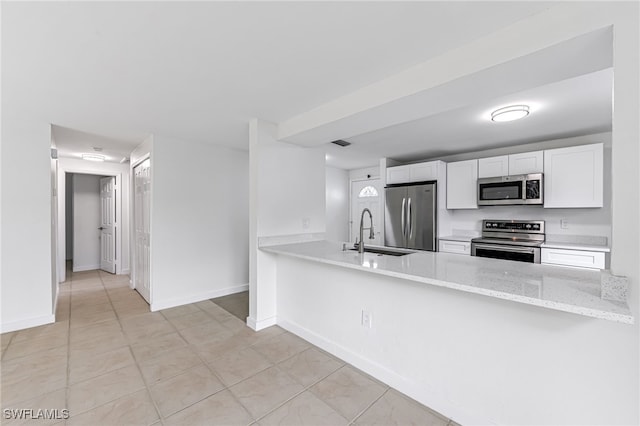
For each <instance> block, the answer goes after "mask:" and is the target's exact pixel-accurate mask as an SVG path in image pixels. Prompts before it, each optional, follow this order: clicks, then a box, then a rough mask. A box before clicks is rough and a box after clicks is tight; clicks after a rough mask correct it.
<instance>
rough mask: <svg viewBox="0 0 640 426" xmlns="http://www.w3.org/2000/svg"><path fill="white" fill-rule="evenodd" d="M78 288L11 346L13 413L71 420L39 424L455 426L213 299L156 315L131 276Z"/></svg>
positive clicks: (8, 378) (5, 383)
mask: <svg viewBox="0 0 640 426" xmlns="http://www.w3.org/2000/svg"><path fill="white" fill-rule="evenodd" d="M70 278H71V279H70V281H68V282H66V283H64V284H62V285H61V286H60V297H59V301H58V308H57V313H56V318H57V322H56V323H54V324H50V325H45V326H41V327H36V328H31V329H28V330H22V331H17V332H13V333H5V334H2V336H1V341H2V362H1V365H2V370H1V391H2V393H1V394H0V396H1V405H2V408H3V409H5V408H10V409H34V410H37V409H58V410H62V409H68V410H69V413H70V418H69V419H67V420H52V421H44V420H32V421H31V423H34V424H38V425H49V424H57V425H124V424H129V425H215V424H219V425H250V424H254V425H262V426H266V425H305V424H307V425H347V424H357V425H365V424H366V425H394V424H397V425H410V424H412V425H440V426H446V425H452V424H454V423H453V422H450V421H449V419H447V418H445V417H443V416H441V415H439V414H437V413H435V412H433V411H431V410H429V409H428V408H426V407H424V406H422V405H420V404H419V403H417V402H415V401H413V400H411V399H409V398H407V397H406V396H404V395H402V394H401V393H399V392H397V391H395V390H393V389H390V388H389V387H388V386H386V385H385V384H383V383H381V382H379V381H377V380H375V379H373V378H371V377H369V376H368V375H366V374H364V373H363V372H361V371H359V370H357V369H356V368H354V367H352V366H350V365H348V364H345V363H344V362H343V361H341V360H339V359H337V358H335V357H333V356H331V355H329V354H327V353H326V352H324V351H322V350H320V349H319V348H316V347H314V346H313V345H311V344H309V343H307V342H306V341H304V340H302V339H300V338H298V337H296V336H295V335H293V334H290V333H288V332H286V331H284V330H283V329H281V328H279V327H277V326H273V327H270V328H268V329H266V330H262V331H260V332H254V331H252V330H251V329H249V328H248V327H246V326H245V325H244V323H243V321H241V320H240V319H238V318H236V317H235V316H234V315H232V314H230V313H229V312H227V311H226V310H224V309H222V308H221V307H220V306H218V305H216V304H215V303H213V302H211V301H208V300H207V301H203V302H198V303H194V304H190V305H186V306H180V307H177V308H171V309H166V310H164V311H161V312H154V313H152V312H149V307H148V305H147V304H146V303H145V301H144V300H143V299H142V298H141V297H140V296H139V295H138V293H136V292H135V291H133V290H130V289H129V287H128V281H129V278H128V277H125V276H115V275H111V274H107V273H104V272H99V271H89V272H80V273H73V274H70ZM239 297H243V296H239ZM3 413H4V411H3ZM23 423H24V422H22V421H17V420H9V419H5V418H4V415H3V420H2V424H3V425H9V424H11V425H18V424H23ZM27 423H28V422H27Z"/></svg>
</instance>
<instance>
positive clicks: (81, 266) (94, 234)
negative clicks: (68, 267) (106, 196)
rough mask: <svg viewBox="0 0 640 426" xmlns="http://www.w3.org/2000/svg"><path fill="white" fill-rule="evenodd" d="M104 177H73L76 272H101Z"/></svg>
mask: <svg viewBox="0 0 640 426" xmlns="http://www.w3.org/2000/svg"><path fill="white" fill-rule="evenodd" d="M99 226H100V176H94V175H84V174H74V175H73V272H78V271H90V270H92V269H100V231H99V230H98V227H99Z"/></svg>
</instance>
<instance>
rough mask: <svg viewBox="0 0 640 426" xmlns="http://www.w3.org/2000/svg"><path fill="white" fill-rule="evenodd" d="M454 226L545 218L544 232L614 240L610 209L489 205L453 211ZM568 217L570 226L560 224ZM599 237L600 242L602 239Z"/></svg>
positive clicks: (473, 227) (471, 227)
mask: <svg viewBox="0 0 640 426" xmlns="http://www.w3.org/2000/svg"><path fill="white" fill-rule="evenodd" d="M451 213H452V214H451V225H452V228H455V229H461V230H468V231H476V232H480V231H481V229H482V220H483V219H520V220H544V221H545V233H546V234H548V235H553V236H554V238H558V237H562V236H565V237H566V238H570V239H572V240H575V239H576V238H577V237H581V236H582V237H601V238H606V240H607V241H610V239H611V209H610V208H609V203H608V200H605V207H602V208H595V209H545V208H543V207H541V206H488V207H479V208H478V209H473V210H451ZM561 220H566V224H567V227H566V229H563V228H562V227H561ZM601 238H600V241H602V239H601Z"/></svg>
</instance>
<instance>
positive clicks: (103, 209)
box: [98, 177, 116, 274]
mask: <svg viewBox="0 0 640 426" xmlns="http://www.w3.org/2000/svg"><path fill="white" fill-rule="evenodd" d="M115 180H116V178H114V177H105V178H100V227H99V228H98V229H99V230H100V269H102V270H103V271H106V272H109V273H112V274H115V273H116V201H115V200H116V188H115Z"/></svg>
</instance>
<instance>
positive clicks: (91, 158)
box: [82, 154, 104, 161]
mask: <svg viewBox="0 0 640 426" xmlns="http://www.w3.org/2000/svg"><path fill="white" fill-rule="evenodd" d="M82 159H83V160H89V161H104V155H100V154H82Z"/></svg>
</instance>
